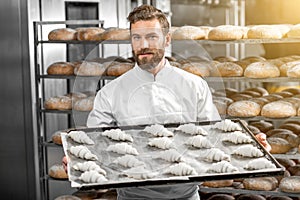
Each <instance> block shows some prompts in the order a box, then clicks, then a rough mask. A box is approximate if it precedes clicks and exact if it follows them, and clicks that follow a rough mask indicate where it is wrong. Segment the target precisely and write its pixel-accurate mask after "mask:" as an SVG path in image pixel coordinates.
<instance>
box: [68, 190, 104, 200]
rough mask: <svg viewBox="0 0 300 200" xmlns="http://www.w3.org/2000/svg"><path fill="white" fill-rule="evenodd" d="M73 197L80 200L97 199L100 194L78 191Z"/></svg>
mask: <svg viewBox="0 0 300 200" xmlns="http://www.w3.org/2000/svg"><path fill="white" fill-rule="evenodd" d="M72 195H74V196H76V197H78V198H80V199H81V200H91V199H97V197H98V194H97V191H96V190H78V191H76V192H74V193H73V194H72Z"/></svg>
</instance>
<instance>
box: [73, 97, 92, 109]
mask: <svg viewBox="0 0 300 200" xmlns="http://www.w3.org/2000/svg"><path fill="white" fill-rule="evenodd" d="M94 100H95V97H94V96H90V97H87V98H84V99H79V100H77V101H75V103H74V105H73V109H74V110H77V111H91V110H92V109H93V107H94Z"/></svg>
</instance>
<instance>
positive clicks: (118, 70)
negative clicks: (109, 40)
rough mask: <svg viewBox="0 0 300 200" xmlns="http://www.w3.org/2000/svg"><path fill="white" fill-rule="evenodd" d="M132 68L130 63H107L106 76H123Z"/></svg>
mask: <svg viewBox="0 0 300 200" xmlns="http://www.w3.org/2000/svg"><path fill="white" fill-rule="evenodd" d="M132 68H133V64H132V63H120V62H112V63H109V65H108V68H107V71H106V74H107V75H108V76H121V75H122V74H124V73H125V72H127V71H129V70H130V69H132Z"/></svg>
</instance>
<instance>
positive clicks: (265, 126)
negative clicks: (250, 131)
mask: <svg viewBox="0 0 300 200" xmlns="http://www.w3.org/2000/svg"><path fill="white" fill-rule="evenodd" d="M249 125H252V126H255V127H257V128H258V129H259V130H260V131H261V132H263V133H266V132H267V131H269V130H271V129H274V125H273V124H272V123H271V122H268V121H254V122H249Z"/></svg>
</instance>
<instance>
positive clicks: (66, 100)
mask: <svg viewBox="0 0 300 200" xmlns="http://www.w3.org/2000/svg"><path fill="white" fill-rule="evenodd" d="M44 107H45V109H49V110H71V109H72V98H70V97H68V96H54V97H50V98H49V99H46V100H45V102H44Z"/></svg>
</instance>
